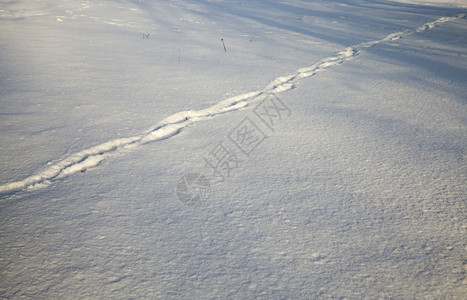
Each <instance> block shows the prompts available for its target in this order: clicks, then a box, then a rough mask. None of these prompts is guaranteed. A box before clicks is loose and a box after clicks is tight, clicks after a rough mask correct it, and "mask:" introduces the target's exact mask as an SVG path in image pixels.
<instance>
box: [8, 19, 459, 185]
mask: <svg viewBox="0 0 467 300" xmlns="http://www.w3.org/2000/svg"><path fill="white" fill-rule="evenodd" d="M464 17H465V14H458V15H455V16H452V17H442V18H439V19H437V20H435V21H432V22H428V23H425V24H423V25H421V26H420V27H418V28H417V29H415V30H411V29H407V30H403V31H399V32H394V33H390V34H388V35H387V36H385V37H384V38H382V39H379V40H374V41H369V42H364V43H360V44H357V45H354V46H350V47H347V48H345V49H344V50H343V51H340V52H337V54H336V55H334V56H330V57H327V58H325V59H323V60H321V61H320V62H318V63H316V64H314V65H312V66H309V67H305V68H300V69H298V70H297V72H296V73H295V74H292V75H285V76H279V77H277V78H275V79H274V80H272V81H271V82H270V83H269V84H268V85H267V86H266V87H265V88H264V89H262V90H258V91H254V92H249V93H245V94H241V95H237V96H234V97H230V98H228V99H225V100H222V101H220V102H218V103H217V104H215V105H213V106H211V107H208V108H206V109H202V110H197V111H193V110H190V111H181V112H178V113H175V114H173V115H171V116H168V117H167V118H165V119H164V120H162V121H161V122H159V124H157V125H156V126H154V127H153V128H151V129H149V130H148V131H146V132H143V133H141V134H140V135H138V136H133V137H128V138H119V139H115V140H111V141H108V142H105V143H102V144H100V145H97V146H93V147H91V148H88V149H85V150H82V151H80V152H78V153H74V154H72V155H70V156H68V157H66V158H65V159H62V160H61V161H59V162H57V163H54V164H52V165H50V166H47V167H46V169H45V170H44V171H41V172H40V173H37V174H35V175H32V176H29V177H27V178H25V179H24V180H21V181H16V182H11V183H7V184H3V185H1V186H0V194H9V193H14V192H17V191H20V190H23V189H35V188H42V187H46V186H48V185H49V184H50V183H52V182H54V181H56V180H59V179H61V178H63V177H65V176H69V175H72V174H75V173H78V172H83V171H85V170H86V169H89V168H93V167H96V166H97V165H99V163H101V162H102V161H103V160H104V159H106V158H108V157H109V156H111V155H115V154H117V153H119V152H121V151H123V150H128V149H132V148H134V147H138V146H140V145H143V144H146V143H149V142H154V141H159V140H163V139H167V138H170V137H172V136H175V135H176V134H177V133H179V132H180V131H181V130H182V129H183V128H185V127H186V126H189V125H191V124H193V123H195V122H199V121H203V120H206V119H208V118H211V117H214V116H217V115H220V114H224V113H227V112H231V111H236V110H239V109H242V108H244V107H247V106H248V105H249V104H250V103H251V102H253V101H257V100H258V99H260V98H261V96H262V95H264V94H269V93H275V94H277V93H282V92H285V91H288V90H291V89H292V88H293V87H294V84H295V83H296V82H297V81H298V80H300V79H303V78H307V77H310V76H313V75H315V74H316V73H317V72H320V71H323V70H326V69H328V68H330V67H333V66H335V65H339V64H342V63H343V62H345V61H347V60H349V59H352V58H353V57H355V56H357V55H359V53H360V52H361V51H362V50H364V49H366V48H369V47H372V46H375V45H378V44H381V43H384V42H388V41H395V40H398V39H400V38H403V37H404V36H407V35H411V34H414V33H420V32H423V31H426V30H430V29H433V28H435V27H437V26H439V25H441V24H443V23H446V22H450V21H453V20H457V19H462V18H464Z"/></svg>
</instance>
